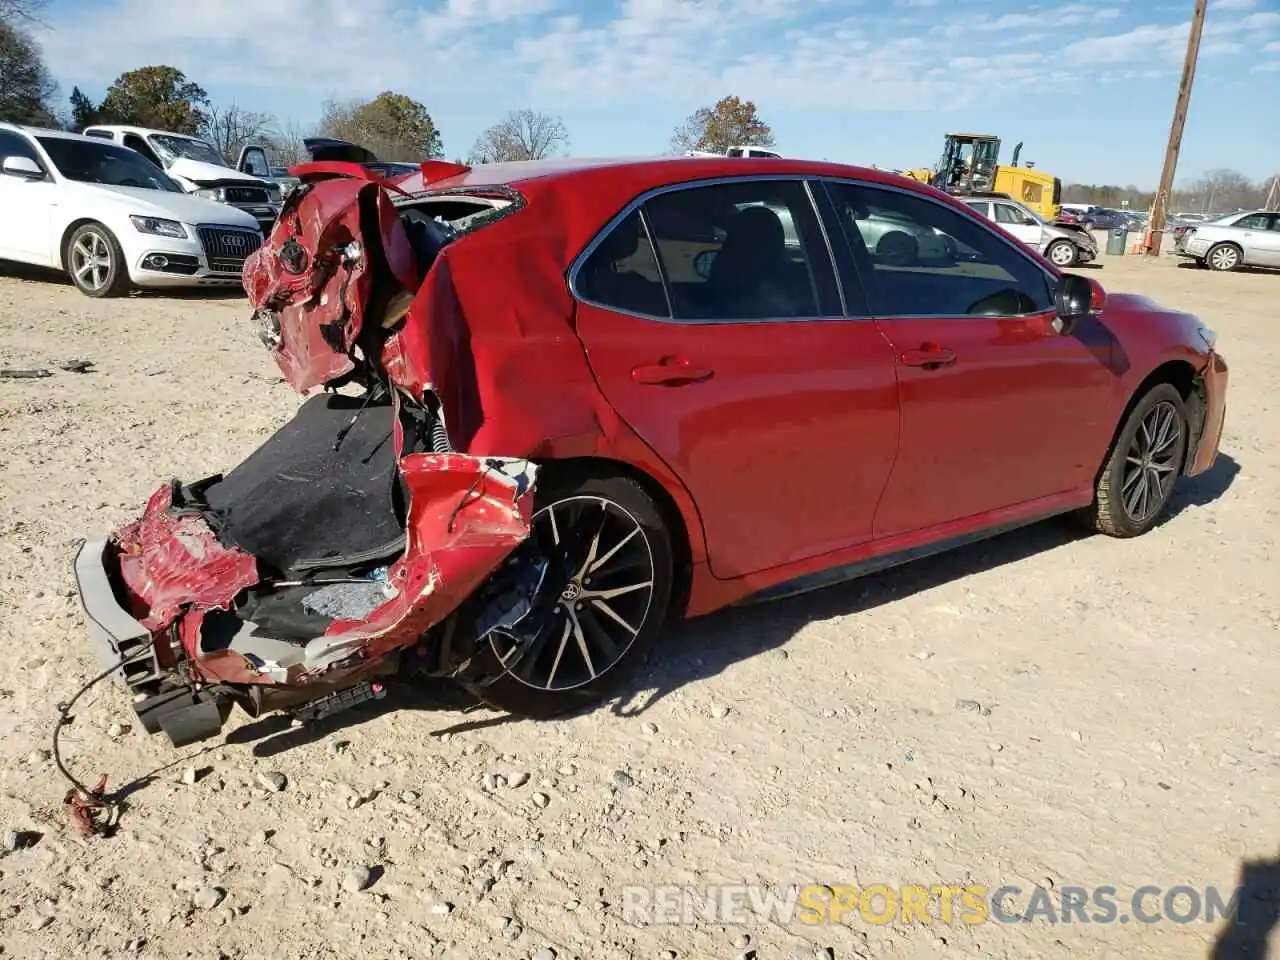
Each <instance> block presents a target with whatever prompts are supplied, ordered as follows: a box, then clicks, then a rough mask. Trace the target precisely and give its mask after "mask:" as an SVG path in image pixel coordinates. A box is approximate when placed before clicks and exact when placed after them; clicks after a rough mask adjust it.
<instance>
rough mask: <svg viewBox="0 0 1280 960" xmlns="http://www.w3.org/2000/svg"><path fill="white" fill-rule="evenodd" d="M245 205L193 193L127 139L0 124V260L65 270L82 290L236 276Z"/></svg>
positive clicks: (247, 239)
mask: <svg viewBox="0 0 1280 960" xmlns="http://www.w3.org/2000/svg"><path fill="white" fill-rule="evenodd" d="M261 245H262V231H261V229H260V228H259V226H258V222H257V221H256V220H255V219H254V218H253V217H252V216H250V215H249V214H247V213H245V212H244V211H242V210H238V209H236V208H235V207H232V206H228V205H227V204H225V203H217V202H215V201H213V200H205V199H203V198H201V197H193V196H191V195H190V194H187V193H185V192H183V190H182V189H181V188H180V187H179V186H178V185H177V184H175V183H174V182H173V181H172V180H170V179H169V177H168V176H166V175H165V173H164V171H163V170H161V169H160V168H159V167H157V166H156V165H155V164H153V163H152V162H151V161H149V160H147V159H146V158H145V157H143V156H141V155H140V154H138V153H135V152H134V151H133V150H130V149H129V148H127V147H122V146H118V145H116V144H113V143H109V142H107V141H104V140H97V139H93V138H92V137H82V136H79V135H77V134H74V133H64V132H62V131H59V130H39V129H33V128H30V127H20V126H17V125H15V124H11V123H0V260H16V261H18V262H20V263H30V264H34V265H35V266H40V267H52V268H54V269H55V270H65V271H66V272H67V274H68V275H69V276H70V277H71V281H72V283H74V284H75V285H76V286H77V287H78V288H79V289H80V291H81V292H82V293H84V294H86V295H88V296H91V297H110V296H119V295H121V294H124V293H126V292H128V290H129V289H130V287H134V286H136V287H177V286H193V285H199V284H210V283H213V284H235V285H239V284H240V283H241V282H242V281H241V276H242V273H243V269H244V262H245V260H246V259H247V258H248V257H249V255H250V254H251V253H253V252H254V251H255V250H257V249H258V247H260V246H261Z"/></svg>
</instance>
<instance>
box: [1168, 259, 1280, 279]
mask: <svg viewBox="0 0 1280 960" xmlns="http://www.w3.org/2000/svg"><path fill="white" fill-rule="evenodd" d="M1178 269H1179V270H1207V269H1209V268H1208V267H1206V266H1205V265H1204V264H1202V263H1200V262H1199V261H1197V260H1183V261H1182V262H1181V263H1179V264H1178ZM1231 272H1232V273H1245V274H1250V273H1253V274H1258V275H1260V276H1262V275H1266V274H1271V275H1272V276H1274V275H1275V274H1276V273H1280V268H1275V267H1236V268H1235V269H1234V270H1232V271H1231Z"/></svg>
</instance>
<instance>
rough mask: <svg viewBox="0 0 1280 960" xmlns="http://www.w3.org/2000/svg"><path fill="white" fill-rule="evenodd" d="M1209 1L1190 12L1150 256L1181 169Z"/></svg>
mask: <svg viewBox="0 0 1280 960" xmlns="http://www.w3.org/2000/svg"><path fill="white" fill-rule="evenodd" d="M1206 5H1207V0H1196V9H1195V13H1193V14H1192V15H1191V33H1190V34H1189V35H1188V36H1187V57H1186V60H1184V61H1183V63H1182V82H1181V83H1179V84H1178V102H1177V105H1176V106H1174V108H1173V124H1172V125H1171V126H1170V128H1169V146H1168V147H1167V148H1166V149H1165V154H1164V170H1163V171H1162V172H1161V173H1160V187H1159V189H1157V190H1156V199H1155V203H1153V204H1152V205H1151V220H1150V227H1149V228H1148V229H1149V230H1150V233H1149V234H1148V235H1147V249H1146V253H1147V256H1149V257H1158V256H1159V255H1160V245H1161V242H1162V241H1163V240H1164V224H1165V219H1166V217H1167V216H1168V213H1169V209H1168V208H1169V194H1170V192H1171V191H1172V190H1173V175H1174V172H1175V171H1176V170H1177V168H1178V151H1179V150H1180V149H1181V148H1182V128H1183V127H1184V126H1186V123H1187V106H1188V104H1190V102H1191V85H1192V84H1193V83H1194V82H1195V79H1196V60H1197V59H1198V58H1199V56H1200V33H1201V31H1202V30H1203V29H1204V9H1205V6H1206Z"/></svg>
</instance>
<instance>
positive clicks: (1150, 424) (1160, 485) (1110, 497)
mask: <svg viewBox="0 0 1280 960" xmlns="http://www.w3.org/2000/svg"><path fill="white" fill-rule="evenodd" d="M1187 432H1188V431H1187V411H1186V407H1185V406H1184V404H1183V402H1182V395H1181V394H1180V393H1178V391H1177V390H1176V389H1175V388H1174V387H1173V386H1172V385H1170V384H1167V383H1161V384H1157V385H1156V386H1154V387H1152V388H1151V389H1150V390H1149V391H1148V392H1147V393H1146V394H1145V395H1144V396H1143V397H1142V399H1141V400H1139V401H1138V403H1137V405H1136V406H1135V407H1134V408H1133V410H1132V411H1131V412H1130V413H1129V416H1128V418H1127V419H1126V420H1125V422H1124V426H1123V428H1122V429H1121V430H1120V433H1119V434H1118V435H1117V436H1116V439H1115V442H1114V443H1113V444H1112V447H1111V451H1110V454H1109V455H1108V457H1107V462H1106V465H1105V466H1104V467H1103V469H1102V474H1101V475H1100V476H1099V478H1098V485H1097V490H1096V492H1095V496H1094V502H1093V506H1092V507H1091V508H1090V509H1089V510H1088V511H1087V514H1086V518H1085V519H1086V522H1087V523H1088V525H1089V526H1091V527H1093V529H1094V530H1096V531H1098V532H1099V533H1105V534H1107V535H1108V536H1111V537H1137V536H1141V535H1142V534H1144V533H1146V532H1147V531H1148V530H1150V529H1151V528H1152V527H1153V526H1155V524H1156V522H1157V521H1158V520H1159V519H1160V515H1161V514H1162V513H1164V511H1165V508H1166V507H1168V505H1169V498H1170V496H1171V495H1172V494H1173V487H1174V484H1176V483H1177V480H1178V477H1179V476H1180V475H1181V473H1182V465H1183V463H1184V461H1185V459H1186V452H1187Z"/></svg>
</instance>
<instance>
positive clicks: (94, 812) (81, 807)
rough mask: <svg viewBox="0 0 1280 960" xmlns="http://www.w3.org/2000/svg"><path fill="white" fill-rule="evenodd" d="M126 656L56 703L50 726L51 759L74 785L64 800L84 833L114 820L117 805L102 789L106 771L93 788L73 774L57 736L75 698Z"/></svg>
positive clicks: (117, 667)
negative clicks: (64, 700) (53, 719)
mask: <svg viewBox="0 0 1280 960" xmlns="http://www.w3.org/2000/svg"><path fill="white" fill-rule="evenodd" d="M127 660H128V658H127V657H121V658H120V662H119V663H117V664H116V665H115V666H113V667H108V668H107V669H106V670H103V671H102V672H101V673H100V674H98V675H97V676H96V677H94V678H93V679H92V680H90V681H89V682H88V683H86V684H85V685H84V686H82V687H81V688H80V689H79V690H77V691H76V693H75V696H73V697H72V698H71V699H70V700H68V701H66V702H65V703H59V704H58V721H57V723H56V724H55V725H54V728H53V762H54V764H55V765H56V766H57V768H58V773H60V774H62V776H63V778H64V779H65V780H66V781H67V782H68V783H70V784H71V786H72V787H73V789H71V790H69V791H68V792H67V795H66V797H65V798H64V799H63V803H65V804H66V805H67V806H69V807H70V808H71V811H70V812H71V818H72V820H74V821H75V824H76V826H77V827H78V828H79V829H80V832H81V833H83V834H85V835H86V836H91V835H93V834H95V833H101V832H103V830H105V829H106V828H108V827H109V826H111V825H112V824H114V823H115V821H116V819H117V818H118V816H119V809H118V807H117V805H116V803H115V802H114V801H112V800H108V799H107V797H106V796H105V793H104V791H105V790H106V788H107V778H106V775H105V774H104V775H103V776H102V778H101V779H100V780H99V781H98V785H97V786H96V787H94V788H93V789H92V790H90V789H89V788H88V787H86V786H85V785H84V784H83V783H81V782H80V781H79V780H77V779H76V778H75V777H74V776H72V774H71V772H70V771H69V770H68V769H67V768H66V766H65V765H64V764H63V762H62V754H61V752H60V751H59V749H58V737H59V735H60V734H61V733H62V728H63V727H65V726H67V724H69V723H70V722H71V708H72V707H74V706H75V703H76V701H77V700H79V699H80V698H81V697H82V696H84V695H85V694H86V693H87V692H88V691H89V690H90V689H91V688H92V687H93V686H94V685H95V684H97V683H99V682H101V681H102V680H105V679H106V678H107V677H109V676H111V674H113V673H115V672H116V671H117V670H119V669H121V668H122V667H123V666H124V665H125V663H126V662H127Z"/></svg>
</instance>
